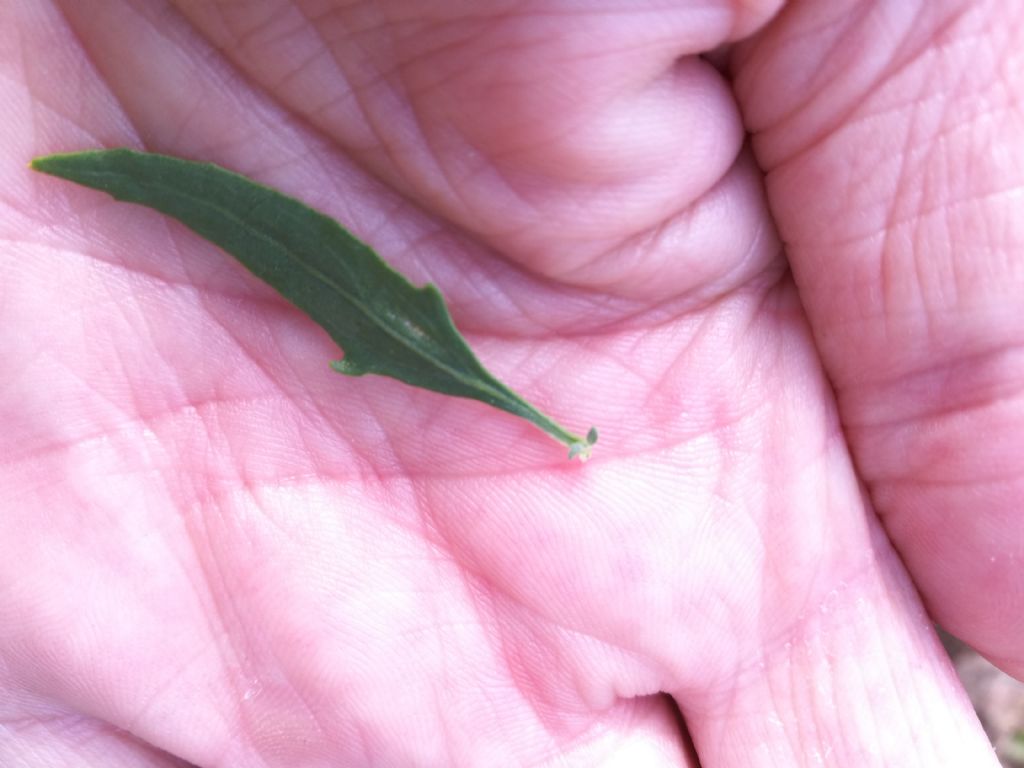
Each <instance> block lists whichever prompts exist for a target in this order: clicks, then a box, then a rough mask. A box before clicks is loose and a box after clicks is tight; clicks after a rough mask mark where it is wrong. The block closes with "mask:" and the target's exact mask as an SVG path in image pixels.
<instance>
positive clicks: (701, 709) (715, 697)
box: [679, 534, 998, 768]
mask: <svg viewBox="0 0 1024 768" xmlns="http://www.w3.org/2000/svg"><path fill="white" fill-rule="evenodd" d="M877 540H878V543H877V547H878V559H877V561H876V565H875V567H874V568H872V569H871V570H870V571H868V572H865V573H862V574H859V575H858V577H857V578H854V579H850V580H846V581H842V582H839V583H837V584H836V587H835V589H833V590H832V591H831V592H829V593H828V596H827V598H826V600H825V601H823V602H822V603H820V604H819V605H817V606H813V607H811V609H810V610H809V611H808V612H807V613H806V614H805V615H804V616H803V617H802V619H801V620H800V622H799V623H798V624H796V625H795V627H794V629H793V631H792V633H790V634H787V635H785V636H781V637H778V638H775V639H774V641H773V642H772V643H771V644H770V645H769V646H768V647H767V648H766V649H765V652H764V655H763V656H762V657H761V658H756V659H751V660H750V661H749V664H748V665H747V666H746V667H745V668H744V669H742V670H741V671H740V673H739V675H738V676H737V678H736V679H735V680H734V681H730V683H729V685H727V686H723V687H721V688H719V689H710V690H707V691H702V692H701V693H700V694H699V695H694V694H693V693H692V692H690V693H689V694H687V692H681V693H680V694H679V700H680V701H681V703H682V707H683V711H684V716H685V718H686V722H687V725H688V726H689V728H690V732H691V734H692V736H693V739H694V743H695V745H696V747H697V750H698V753H699V754H700V758H701V765H702V766H703V767H704V768H733V767H734V766H735V768H741V767H743V768H745V767H746V766H751V765H785V766H819V765H830V766H831V765H834V766H847V765H856V766H880V767H881V766H896V765H898V766H950V768H953V767H954V766H965V765H970V766H978V767H979V768H981V766H992V768H995V766H998V761H997V760H996V758H995V755H994V754H993V751H992V748H991V746H990V745H989V743H988V741H987V739H986V738H985V734H984V732H983V731H982V730H981V728H979V727H978V724H977V721H976V718H975V716H974V712H973V710H972V708H971V705H970V702H969V701H968V699H967V697H966V695H965V694H964V693H963V691H962V689H961V688H960V686H959V684H958V683H957V681H956V676H955V674H954V672H953V670H952V668H951V665H950V662H949V658H948V656H947V655H946V654H945V652H944V651H943V649H942V646H941V644H940V643H939V642H938V640H937V638H936V637H935V634H934V632H933V631H932V629H931V627H930V624H929V621H928V618H927V616H925V615H924V612H923V611H922V610H921V606H920V603H919V601H918V598H917V596H916V594H915V593H914V590H913V588H912V587H911V585H910V584H909V582H908V580H907V579H906V578H905V576H904V575H903V574H902V567H901V566H900V565H899V563H898V561H897V559H896V557H895V556H894V554H893V553H892V551H891V550H890V549H889V548H888V543H887V542H885V541H884V539H883V537H882V536H881V535H880V534H879V535H878V536H877Z"/></svg>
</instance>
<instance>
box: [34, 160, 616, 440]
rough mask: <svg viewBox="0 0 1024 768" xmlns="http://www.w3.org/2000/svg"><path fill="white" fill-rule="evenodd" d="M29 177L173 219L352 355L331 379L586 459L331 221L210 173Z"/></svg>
mask: <svg viewBox="0 0 1024 768" xmlns="http://www.w3.org/2000/svg"><path fill="white" fill-rule="evenodd" d="M32 168H34V169H35V170H37V171H42V172H43V173H48V174H51V175H53V176H59V177H61V178H65V179H69V180H70V181H74V182H77V183H78V184H82V185H84V186H87V187H92V188H94V189H98V190H101V191H103V192H106V193H108V194H110V195H111V196H112V197H114V198H115V199H117V200H124V201H126V202H132V203H139V204H141V205H145V206H147V207H149V208H153V209H155V210H157V211H160V212H161V213H164V214H167V215H168V216H172V217H174V218H175V219H177V220H178V221H180V222H182V223H183V224H185V225H186V226H187V227H189V228H190V229H192V230H194V231H195V232H197V233H198V234H200V235H202V236H203V237H204V238H206V239H207V240H209V241H211V242H212V243H214V244H216V245H218V246H220V247H221V248H223V249H224V250H225V251H227V252H228V253H230V254H231V255H232V256H234V257H235V258H236V259H238V260H239V261H240V262H241V263H242V264H243V265H245V266H246V267H247V268H248V269H249V270H250V271H251V272H252V273H253V274H255V275H256V276H257V277H259V278H261V279H262V280H264V281H266V282H267V283H269V284H270V285H271V286H272V287H274V288H275V289H276V290H277V291H278V292H279V293H281V295H282V296H284V297H285V298H286V299H288V301H290V302H291V303H292V304H294V305H295V306H297V307H298V308H299V309H301V310H303V311H304V312H305V313H306V314H308V315H309V316H310V317H311V318H312V319H313V320H314V321H316V322H317V323H318V324H319V325H320V326H321V327H323V329H324V330H326V331H327V333H328V334H330V336H331V338H332V339H334V341H335V342H336V343H337V344H338V345H339V346H340V347H341V348H342V349H343V350H344V351H345V356H344V359H343V360H339V361H336V362H333V363H331V367H332V368H334V370H336V371H339V372H341V373H345V374H349V375H352V376H361V375H363V374H367V373H373V374H379V375H382V376H391V377H392V378H395V379H399V380H401V381H404V382H406V383H408V384H412V385H414V386H417V387H423V388H425V389H431V390H434V391H436V392H441V393H443V394H446V395H454V396H457V397H468V398H472V399H474V400H480V401H482V402H484V403H487V404H489V405H492V406H494V407H495V408H500V409H502V410H504V411H508V412H509V413H513V414H515V415H516V416H520V417H522V418H524V419H527V420H528V421H530V422H532V423H533V424H535V425H536V426H538V427H539V428H540V429H542V430H544V431H545V432H546V433H548V434H549V435H551V436H552V437H554V438H555V439H556V440H559V441H560V442H562V443H564V444H565V445H567V446H568V447H569V457H570V458H576V457H579V458H584V459H585V458H587V457H588V456H589V455H590V449H591V446H592V445H593V444H594V443H595V442H596V441H597V431H596V430H594V429H591V430H590V431H589V432H588V433H587V435H586V437H580V436H579V435H575V434H572V433H571V432H569V431H567V430H566V429H564V428H562V427H561V426H560V425H558V424H557V423H555V422H554V421H553V420H552V419H550V418H549V417H547V416H546V415H544V414H543V413H541V412H540V411H539V410H537V409H536V408H534V407H533V406H532V405H530V404H529V403H528V402H527V401H526V400H524V399H523V398H522V397H520V396H519V395H517V394H516V393H515V392H513V391H512V390H511V389H510V388H509V387H507V386H505V385H504V384H503V383H501V382H500V381H499V380H498V379H497V378H495V377H494V376H493V375H492V374H491V373H490V372H489V371H487V369H486V368H484V367H483V365H482V364H481V363H480V361H479V360H477V358H476V356H475V355H474V354H473V352H472V350H470V348H469V345H468V344H467V343H466V341H465V339H464V338H463V337H462V335H461V334H460V333H459V332H458V331H457V330H456V328H455V325H454V323H453V322H452V319H451V315H450V314H449V313H448V309H447V307H446V306H445V304H444V300H443V299H442V298H441V294H440V292H439V291H438V290H437V288H435V287H434V286H433V285H426V286H423V287H422V288H416V287H415V286H413V285H412V284H411V283H410V282H409V281H408V280H406V279H405V278H404V277H403V276H402V275H400V274H399V273H398V272H396V271H395V270H394V269H392V268H391V267H390V266H388V265H387V264H386V263H385V262H384V261H382V260H381V258H380V257H379V256H377V254H376V253H374V251H373V250H371V249H370V247H369V246H367V245H366V244H365V243H363V242H361V241H360V240H358V239H356V238H355V237H354V236H353V235H352V234H350V233H349V232H348V231H347V230H346V229H345V228H344V227H342V226H341V225H340V224H339V223H338V222H336V221H335V220H334V219H332V218H330V217H328V216H325V215H324V214H322V213H319V212H317V211H315V210H313V209H312V208H310V207H308V206H306V205H304V204H303V203H301V202H299V201H298V200H296V199H294V198H291V197H288V196H287V195H284V194H281V193H280V192H277V191H275V190H273V189H270V188H269V187H265V186H263V185H260V184H257V183H256V182H254V181H252V180H250V179H247V178H246V177H244V176H240V175H238V174H236V173H232V172H231V171H227V170H225V169H224V168H220V167H219V166H216V165H212V164H209V163H196V162H191V161H188V160H182V159H180V158H174V157H167V156H165V155H157V154H151V153H145V152H135V151H132V150H128V149H111V150H98V151H88V152H74V153H70V154H61V155H50V156H48V157H41V158H37V159H36V160H34V161H33V162H32Z"/></svg>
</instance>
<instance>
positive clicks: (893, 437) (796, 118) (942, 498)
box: [733, 0, 1024, 676]
mask: <svg viewBox="0 0 1024 768" xmlns="http://www.w3.org/2000/svg"><path fill="white" fill-rule="evenodd" d="M1022 22H1024V5H1021V4H1019V3H998V2H976V1H975V0H969V1H966V0H941V1H939V2H935V1H934V0H913V1H908V0H884V1H883V2H861V1H860V0H842V1H841V2H835V3H827V4H825V3H808V2H796V3H793V4H791V5H790V6H789V7H787V9H786V10H785V11H784V12H783V13H782V14H781V15H780V16H779V17H778V18H777V19H776V20H775V21H774V23H773V24H772V25H771V26H770V27H769V28H768V29H767V30H766V31H765V32H764V33H763V34H762V35H759V36H758V38H757V39H756V40H754V41H752V42H751V43H750V44H748V45H746V46H745V47H743V48H742V49H741V50H738V51H737V52H736V56H735V58H734V60H733V66H734V72H735V78H736V90H737V94H738V98H739V100H740V105H741V109H742V111H743V113H744V116H745V119H746V122H747V125H748V127H749V128H750V129H751V131H752V132H753V134H754V136H755V139H754V148H755V151H756V154H757V156H758V158H759V161H760V163H761V165H762V167H763V168H764V169H765V171H766V174H767V182H766V183H767V189H768V194H769V200H770V205H771V207H772V209H773V213H774V215H775V217H776V221H777V223H778V226H779V229H780V232H781V235H782V237H783V239H784V241H785V243H786V248H787V251H788V254H789V259H790V263H791V265H792V269H793V273H794V275H795V279H796V282H797V285H798V287H799V290H800V294H801V297H802V300H803V302H804V305H805V307H806V309H807V313H808V315H809V317H810V321H811V323H812V325H813V330H814V334H815V338H816V341H817V344H818V347H819V349H820V352H821V354H822V357H823V360H824V363H825V365H826V368H827V370H828V372H829V375H830V377H831V379H832V382H833V384H834V386H835V389H836V392H837V396H838V401H839V405H840V409H841V416H842V419H843V422H844V425H845V429H846V433H847V436H848V439H849V441H850V443H851V448H852V450H853V453H854V456H855V459H856V461H857V463H858V466H859V469H860V472H861V475H862V478H863V479H864V481H865V482H866V484H867V485H868V488H869V490H870V492H871V495H872V497H873V501H874V503H875V506H876V508H877V509H878V510H879V513H880V514H881V515H882V516H883V519H884V521H885V524H886V526H887V528H888V530H889V533H890V536H891V537H892V540H893V541H894V543H895V544H896V546H897V548H898V549H899V550H900V552H901V554H902V556H903V558H904V560H905V562H906V564H907V566H908V568H909V569H910V571H911V573H912V575H913V577H914V579H915V581H916V583H917V585H918V587H919V589H920V590H921V591H922V593H923V596H924V598H925V600H926V603H927V605H928V607H929V608H930V611H931V613H932V615H933V617H935V618H936V619H937V620H938V621H940V622H941V623H942V624H944V625H945V626H946V627H947V628H948V629H950V630H951V631H952V632H954V633H956V634H958V635H960V636H961V637H963V638H964V639H965V640H967V641H968V642H970V643H972V644H974V645H975V646H976V647H978V648H979V650H981V651H982V652H984V653H986V654H987V655H988V656H989V657H990V658H992V659H993V660H995V661H996V662H997V663H1000V664H1001V665H1002V666H1003V667H1004V668H1006V669H1007V670H1009V671H1011V672H1013V673H1015V674H1017V675H1018V676H1020V675H1022V674H1024V646H1022V644H1021V642H1020V638H1021V637H1022V636H1024V570H1022V569H1021V567H1020V565H1021V562H1022V560H1024V526H1022V525H1021V522H1022V520H1021V518H1022V515H1024V505H1022V504H1021V502H1022V500H1024V458H1022V457H1024V322H1022V321H1024V217H1022V215H1021V201H1022V197H1021V190H1022V189H1024V115H1022V112H1021V109H1020V104H1021V103H1022V100H1024V77H1022V75H1024V71H1022V70H1024V57H1022V53H1021V52H1022V51H1024V24H1022Z"/></svg>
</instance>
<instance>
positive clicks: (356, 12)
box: [69, 0, 776, 298]
mask: <svg viewBox="0 0 1024 768" xmlns="http://www.w3.org/2000/svg"><path fill="white" fill-rule="evenodd" d="M174 5H175V7H177V8H178V9H180V11H181V13H182V14H183V15H184V16H186V17H187V18H188V19H189V20H190V21H191V22H192V23H193V24H195V25H196V27H197V28H198V29H200V30H202V31H203V33H204V34H206V35H207V36H209V38H210V39H211V40H212V41H213V42H214V43H215V44H216V45H217V47H218V48H219V49H220V50H222V51H225V54H226V55H227V56H228V57H229V58H230V59H231V60H232V61H233V62H234V63H235V64H236V65H237V66H238V67H239V68H240V69H241V70H242V71H244V72H245V73H246V74H247V75H248V76H249V77H251V78H253V79H254V80H256V81H257V82H259V83H261V84H262V85H263V86H264V87H266V88H267V89H268V90H270V91H271V92H272V93H274V94H275V96H276V97H278V98H279V99H280V100H281V102H282V103H283V104H285V105H286V106H287V107H288V108H289V109H290V110H291V111H292V112H293V113H295V114H297V115H299V116H301V117H302V118H304V119H305V120H307V121H309V122H310V123H312V124H313V125H315V126H316V127H317V128H319V129H320V130H322V131H323V132H324V133H326V134H327V135H328V136H330V137H331V138H332V139H333V140H334V141H336V142H337V143H338V144H339V145H340V146H342V147H344V148H345V149H346V150H347V151H348V152H350V153H351V154H352V155H353V156H355V157H357V158H358V159H359V162H360V163H362V164H363V165H364V166H365V167H367V168H369V169H371V170H372V171H373V173H375V174H377V175H378V176H380V177H382V178H384V179H385V180H386V181H387V182H388V183H389V184H390V185H392V186H393V187H395V188H397V189H400V190H402V191H403V192H404V193H405V194H406V195H408V196H409V197H411V198H412V199H414V200H415V201H416V202H417V203H419V204H420V205H422V206H424V207H426V208H428V209H429V210H431V211H432V212H434V213H440V214H442V215H443V216H444V217H447V218H448V219H449V220H451V221H453V222H455V223H457V224H458V225H459V226H461V227H462V228H464V229H466V230H468V231H470V232H473V233H474V234H475V235H476V236H477V237H479V238H481V239H483V240H485V241H486V242H487V243H488V244H490V245H492V246H494V247H495V248H496V249H497V250H499V251H500V252H501V253H502V254H503V255H505V256H508V257H511V258H513V259H514V260H515V261H516V263H518V264H522V265H525V266H526V267H528V268H529V269H530V270H532V271H534V272H537V273H539V274H542V275H545V276H549V277H557V278H559V279H562V280H565V281H566V282H571V283H573V284H578V285H585V286H589V287H598V288H601V289H602V290H615V291H619V292H624V293H627V294H629V295H631V296H643V297H648V296H656V297H657V298H666V297H669V296H678V295H679V294H680V293H681V292H683V291H685V290H688V289H690V288H692V287H693V286H694V285H695V284H703V282H706V281H708V280H710V279H711V278H713V277H719V278H722V277H723V276H726V275H727V276H728V278H729V279H730V280H731V281H732V282H733V283H735V282H737V281H741V280H743V279H745V278H747V277H749V276H750V274H751V272H756V271H757V270H758V269H762V268H764V263H765V260H766V259H767V258H768V256H770V255H774V254H773V253H771V254H769V253H768V249H760V250H759V247H760V246H761V242H760V235H761V234H762V230H761V225H762V224H763V217H761V216H756V215H752V214H751V211H750V210H749V208H751V207H752V206H751V201H750V199H744V198H756V195H753V194H749V193H747V194H740V195H737V194H736V189H740V190H743V191H744V192H747V191H748V190H759V186H758V184H757V182H756V181H755V180H754V177H753V176H752V174H750V173H749V172H743V171H742V169H741V170H740V172H739V174H738V177H735V178H734V177H733V176H731V175H730V174H729V173H728V171H729V170H730V168H732V167H733V163H734V161H735V159H736V156H737V154H738V152H739V151H740V147H741V145H742V142H743V131H742V129H741V126H740V122H739V120H738V116H737V114H736V110H735V105H734V102H733V99H732V96H731V94H730V92H729V89H728V87H727V85H726V84H725V82H724V81H723V80H722V78H721V77H720V75H719V73H718V72H717V71H716V70H715V69H714V68H713V67H712V66H710V65H709V64H707V63H705V62H704V61H702V60H700V59H699V58H698V57H697V56H696V54H698V53H699V52H701V51H703V50H706V49H708V48H712V47H714V46H716V45H718V44H719V43H720V42H721V41H722V40H724V39H727V38H728V37H729V36H730V35H735V34H739V33H742V31H744V30H746V29H748V28H750V27H751V25H752V24H753V22H754V20H760V19H761V18H763V17H764V16H765V15H767V14H768V13H769V12H770V10H771V7H772V6H774V5H776V3H762V4H759V6H760V7H759V8H758V9H757V10H756V11H749V12H748V11H744V10H742V7H745V6H746V5H747V4H737V3H733V2H725V1H724V0H722V1H717V2H712V3H702V4H700V6H699V7H696V8H695V7H691V5H690V4H685V3H677V4H675V5H674V6H671V7H666V6H665V4H664V3H650V2H643V3H639V4H638V3H635V2H618V3H611V4H608V3H604V4H601V6H600V7H599V8H597V7H594V8H591V7H590V6H588V5H587V4H582V5H581V4H579V3H572V2H562V1H561V0H559V2H554V3H551V2H547V3H536V4H534V3H525V4H522V3H493V4H490V3H489V4H485V5H480V4H471V3H462V2H442V3H429V4H417V3H407V2H396V1H393V0H387V1H386V2H372V3H371V2H358V3H350V4H346V5H344V6H343V7H338V8H337V9H335V10H334V11H333V12H332V13H328V14H316V13H314V12H313V9H312V6H313V5H314V4H312V3H307V2H298V3H290V2H278V3H270V4H266V3H265V4H261V5H260V6H259V7H257V6H253V5H245V4H242V5H239V4H227V3H225V4H220V3H209V2H202V1H197V0H177V2H175V3H174ZM69 7H70V4H69ZM77 15H78V16H81V17H82V22H83V23H84V24H90V25H99V24H101V23H106V22H101V21H99V20H98V19H97V18H96V15H95V14H88V15H86V14H84V13H80V14H77ZM115 76H116V73H115ZM137 87H138V86H136V88H137ZM127 90H130V89H127ZM129 99H130V96H129ZM747 170H748V171H749V170H750V169H749V166H747ZM723 186H724V187H726V188H727V189H726V190H722V187H723ZM712 190H715V191H716V194H710V195H709V194H708V193H709V192H711V191H712ZM718 192H721V193H720V194H719V193H718ZM705 195H708V196H709V199H708V200H707V201H706V202H705V204H704V205H703V206H701V210H700V212H699V213H698V212H697V211H691V210H688V209H690V208H691V206H692V205H693V204H694V203H696V201H698V200H700V199H701V198H702V197H704V196H705ZM684 211H686V212H685V213H684ZM761 212H762V209H760V208H757V213H761ZM667 219H678V220H675V222H674V225H672V226H665V223H666V220H667ZM723 220H728V221H729V222H730V226H727V227H722V226H721V223H722V221H723ZM695 234H696V235H698V236H695ZM683 238H686V241H687V244H688V248H687V249H685V250H684V249H681V248H679V247H678V246H676V247H673V248H670V249H669V248H665V247H663V244H664V241H668V242H669V243H678V242H679V241H680V240H681V239H683ZM623 250H624V252H625V254H624V255H625V257H626V258H621V255H622V254H621V253H620V251H623ZM666 252H668V253H670V254H671V258H667V257H666V256H665V254H666ZM751 252H753V254H754V255H755V256H758V257H760V258H751V259H750V262H751V263H746V262H744V260H743V257H746V256H749V255H751ZM737 266H739V267H740V269H738V270H737V271H738V272H739V273H740V274H736V275H733V274H730V270H731V269H732V268H734V267H737ZM721 290H725V289H724V288H723V289H721Z"/></svg>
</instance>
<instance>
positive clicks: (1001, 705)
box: [942, 635, 1024, 768]
mask: <svg viewBox="0 0 1024 768" xmlns="http://www.w3.org/2000/svg"><path fill="white" fill-rule="evenodd" d="M942 641H943V644H945V646H946V649H947V650H948V651H949V654H950V656H951V657H952V658H953V665H954V666H955V667H956V670H957V673H958V674H959V675H960V679H961V680H963V682H964V686H966V688H967V693H968V694H970V697H971V701H972V702H973V703H974V708H975V710H977V712H978V717H979V718H980V719H981V724H982V725H983V726H984V727H985V731H986V732H987V733H988V735H989V738H990V739H991V740H992V743H993V744H994V745H995V748H996V754H998V755H999V759H1000V760H1001V761H1002V763H1003V765H1004V766H1006V768H1024V683H1021V682H1018V681H1017V680H1014V679H1013V678H1012V677H1010V676H1009V675H1005V674H1003V673H1002V672H1000V671H999V670H998V669H996V668H995V667H993V666H992V665H991V664H989V663H988V662H987V661H985V659H983V658H982V657H981V656H979V655H978V654H977V653H975V652H974V651H972V650H971V649H970V648H968V647H967V646H966V645H964V644H963V643H961V642H960V641H959V640H956V639H955V638H952V637H949V636H948V635H943V637H942Z"/></svg>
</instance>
